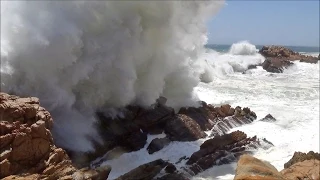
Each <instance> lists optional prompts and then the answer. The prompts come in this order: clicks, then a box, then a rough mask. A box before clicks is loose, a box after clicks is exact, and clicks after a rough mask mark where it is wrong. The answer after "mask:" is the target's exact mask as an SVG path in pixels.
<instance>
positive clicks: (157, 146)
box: [147, 137, 171, 154]
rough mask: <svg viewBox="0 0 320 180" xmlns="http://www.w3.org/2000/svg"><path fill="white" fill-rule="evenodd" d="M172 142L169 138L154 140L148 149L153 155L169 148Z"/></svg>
mask: <svg viewBox="0 0 320 180" xmlns="http://www.w3.org/2000/svg"><path fill="white" fill-rule="evenodd" d="M170 142H171V141H170V139H169V138H167V137H165V138H156V139H153V140H152V141H151V142H150V144H149V146H148V147H147V150H148V153H149V154H153V153H154V152H157V151H159V150H161V149H162V148H164V147H165V146H167V145H168V144H169V143H170Z"/></svg>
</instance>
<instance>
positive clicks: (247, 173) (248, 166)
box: [234, 153, 320, 180]
mask: <svg viewBox="0 0 320 180" xmlns="http://www.w3.org/2000/svg"><path fill="white" fill-rule="evenodd" d="M295 154H296V157H297V156H298V154H297V153H295ZM303 154H304V155H300V157H306V154H305V153H303ZM311 157H313V158H312V159H309V160H303V158H302V159H300V160H301V161H300V160H298V161H296V162H294V164H292V165H290V166H289V167H288V168H285V169H283V170H282V171H281V172H278V171H277V169H276V168H275V167H273V166H272V165H271V164H270V163H268V162H266V161H262V160H259V159H257V158H254V157H252V156H251V155H242V156H241V157H240V159H239V161H238V164H237V169H236V175H235V177H234V180H258V179H259V180H260V179H262V180H301V179H308V180H309V179H310V180H311V179H312V180H318V179H319V178H320V177H319V173H320V172H319V168H320V161H319V160H318V159H316V158H318V157H317V156H312V155H309V156H308V158H311Z"/></svg>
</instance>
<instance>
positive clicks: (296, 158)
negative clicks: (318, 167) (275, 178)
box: [284, 151, 320, 168]
mask: <svg viewBox="0 0 320 180" xmlns="http://www.w3.org/2000/svg"><path fill="white" fill-rule="evenodd" d="M311 159H317V160H320V154H319V153H315V152H313V151H309V152H308V153H303V152H294V154H293V156H292V158H291V159H290V160H289V161H288V162H286V163H285V164H284V168H289V167H290V166H292V165H293V164H295V163H298V162H302V161H305V160H311Z"/></svg>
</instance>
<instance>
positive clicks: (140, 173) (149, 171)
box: [115, 159, 189, 180]
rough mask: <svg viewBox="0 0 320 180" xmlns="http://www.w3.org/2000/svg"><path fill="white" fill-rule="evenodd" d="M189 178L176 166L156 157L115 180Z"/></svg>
mask: <svg viewBox="0 0 320 180" xmlns="http://www.w3.org/2000/svg"><path fill="white" fill-rule="evenodd" d="M132 179H134V180H149V179H155V180H168V179H174V180H189V178H188V177H186V176H185V175H184V174H182V173H179V172H177V171H176V167H175V166H174V165H173V164H171V163H168V162H166V161H163V160H162V159H157V160H155V161H151V162H149V163H146V164H143V165H141V166H139V167H137V168H135V169H133V170H131V171H129V172H128V173H126V174H124V175H122V176H120V177H118V178H116V179H115V180H132Z"/></svg>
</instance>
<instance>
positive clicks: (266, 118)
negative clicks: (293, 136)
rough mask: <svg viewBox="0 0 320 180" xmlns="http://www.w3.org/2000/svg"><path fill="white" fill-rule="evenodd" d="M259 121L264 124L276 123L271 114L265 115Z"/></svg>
mask: <svg viewBox="0 0 320 180" xmlns="http://www.w3.org/2000/svg"><path fill="white" fill-rule="evenodd" d="M260 121H265V122H275V121H277V120H276V118H274V117H273V116H272V115H271V114H268V115H266V116H265V117H264V118H262V119H261V120H260Z"/></svg>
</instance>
